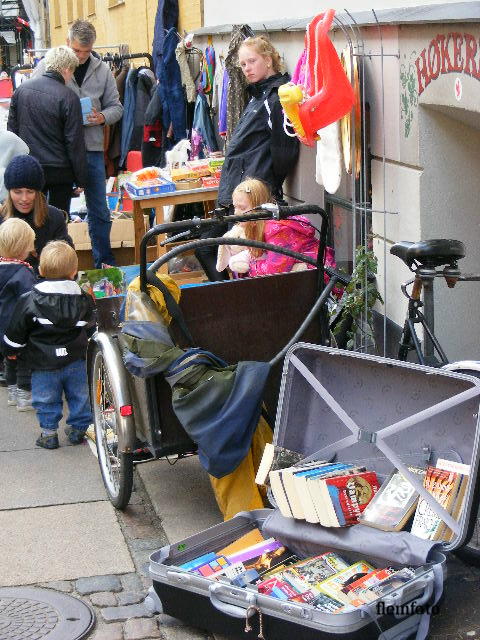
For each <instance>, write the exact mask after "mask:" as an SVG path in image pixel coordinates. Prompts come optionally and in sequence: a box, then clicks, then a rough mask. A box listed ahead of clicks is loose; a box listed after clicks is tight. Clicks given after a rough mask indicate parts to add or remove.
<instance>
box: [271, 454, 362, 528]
mask: <svg viewBox="0 0 480 640" xmlns="http://www.w3.org/2000/svg"><path fill="white" fill-rule="evenodd" d="M351 466H352V465H346V464H343V463H340V462H335V463H328V462H317V463H316V464H314V465H313V466H310V467H307V468H296V467H293V468H292V467H290V468H288V469H284V470H283V471H281V472H280V473H281V478H282V482H283V486H284V490H285V492H286V494H287V497H288V502H289V504H290V508H291V510H292V514H293V517H294V518H297V519H299V520H305V515H306V514H305V509H304V500H305V491H306V485H305V482H306V480H307V478H310V477H314V476H317V475H324V474H325V473H330V472H333V471H337V470H341V469H346V468H349V467H351ZM316 522H318V520H316Z"/></svg>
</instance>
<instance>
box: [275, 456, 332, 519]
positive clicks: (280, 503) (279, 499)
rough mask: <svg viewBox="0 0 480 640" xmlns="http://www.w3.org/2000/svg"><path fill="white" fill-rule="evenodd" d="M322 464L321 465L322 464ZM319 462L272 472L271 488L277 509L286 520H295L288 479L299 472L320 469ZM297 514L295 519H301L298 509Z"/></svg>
mask: <svg viewBox="0 0 480 640" xmlns="http://www.w3.org/2000/svg"><path fill="white" fill-rule="evenodd" d="M320 464H321V463H320ZM318 465H319V463H318V462H308V463H306V464H305V465H299V466H298V467H295V466H293V467H287V468H285V469H276V470H275V471H270V474H269V479H270V488H271V490H272V494H273V498H274V500H275V503H276V505H277V507H278V508H279V510H280V513H281V514H282V516H284V517H285V518H293V517H294V512H293V509H292V508H293V505H291V504H290V500H289V496H288V495H287V490H286V485H287V481H286V477H287V476H288V475H292V474H294V473H296V472H298V471H301V470H306V469H313V468H315V467H318ZM295 513H296V514H297V515H296V516H295V517H300V516H299V515H298V509H297V508H295Z"/></svg>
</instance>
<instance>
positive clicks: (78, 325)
mask: <svg viewBox="0 0 480 640" xmlns="http://www.w3.org/2000/svg"><path fill="white" fill-rule="evenodd" d="M93 309H94V304H93V300H92V298H91V297H90V296H89V295H88V294H86V293H85V292H84V291H82V290H81V289H80V287H79V286H78V284H77V283H76V282H74V281H73V280H44V281H43V282H39V283H38V284H36V285H35V286H34V287H33V289H32V291H30V292H29V293H25V294H23V295H22V296H21V297H20V299H19V300H18V303H17V305H16V307H15V310H14V314H13V318H12V320H11V322H10V323H9V325H8V327H7V329H6V331H5V335H4V338H3V339H4V342H5V345H4V347H5V352H6V353H7V355H10V354H16V353H23V352H24V353H25V356H26V357H27V358H28V362H29V364H30V366H31V368H32V370H43V371H44V370H54V369H60V368H62V367H65V366H66V365H67V364H70V363H71V362H75V361H76V360H84V359H85V355H86V351H87V328H89V327H90V326H92V325H93V323H94V313H93Z"/></svg>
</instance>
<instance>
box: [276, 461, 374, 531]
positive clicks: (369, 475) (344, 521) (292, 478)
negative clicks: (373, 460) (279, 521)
mask: <svg viewBox="0 0 480 640" xmlns="http://www.w3.org/2000/svg"><path fill="white" fill-rule="evenodd" d="M269 475H270V485H271V489H272V493H273V497H274V499H275V502H276V504H277V506H278V508H279V509H280V512H281V513H282V515H283V516H285V517H286V518H297V519H302V520H306V521H307V522H313V523H319V524H321V525H323V526H324V527H346V526H347V527H348V526H351V525H353V524H357V522H358V519H359V517H360V515H361V513H362V512H363V511H364V510H365V508H366V507H367V505H368V503H369V502H370V501H371V500H372V498H373V496H374V495H375V494H376V492H377V491H378V489H379V483H378V480H377V475H376V473H375V472H374V471H368V470H367V469H366V468H365V467H359V466H357V465H354V464H346V463H341V462H334V463H328V462H312V463H309V464H307V465H304V466H295V467H287V468H286V469H277V470H274V471H271V472H270V474H269Z"/></svg>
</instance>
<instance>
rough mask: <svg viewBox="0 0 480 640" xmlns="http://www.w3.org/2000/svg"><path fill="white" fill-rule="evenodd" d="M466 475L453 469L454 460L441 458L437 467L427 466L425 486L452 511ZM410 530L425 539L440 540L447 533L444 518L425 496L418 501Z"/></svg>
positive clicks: (441, 503)
mask: <svg viewBox="0 0 480 640" xmlns="http://www.w3.org/2000/svg"><path fill="white" fill-rule="evenodd" d="M453 464H457V463H453ZM462 467H465V470H467V469H468V465H462ZM464 475H467V474H462V473H460V471H453V470H452V461H450V460H443V459H439V460H438V461H437V465H436V466H435V467H433V466H429V467H427V471H426V473H425V477H424V481H423V486H424V487H425V489H427V491H428V492H429V493H430V494H431V495H432V496H433V497H434V498H435V500H436V501H437V502H438V503H439V504H440V505H441V506H442V507H443V508H444V509H445V510H446V511H447V512H448V513H452V511H453V509H454V506H455V503H456V502H457V495H459V494H460V492H461V491H462V488H461V485H462V478H463V476H464ZM410 532H411V533H412V534H413V535H415V536H418V537H419V538H423V539H424V540H440V539H442V535H444V534H446V528H445V523H444V522H443V520H442V518H441V517H440V516H439V515H437V514H436V513H435V512H434V511H433V509H432V508H431V507H430V505H429V504H428V502H427V501H426V500H425V499H423V498H420V499H419V501H418V504H417V508H416V510H415V515H414V518H413V523H412V528H411V531H410Z"/></svg>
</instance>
